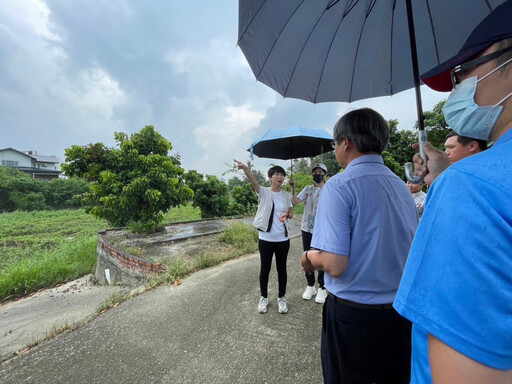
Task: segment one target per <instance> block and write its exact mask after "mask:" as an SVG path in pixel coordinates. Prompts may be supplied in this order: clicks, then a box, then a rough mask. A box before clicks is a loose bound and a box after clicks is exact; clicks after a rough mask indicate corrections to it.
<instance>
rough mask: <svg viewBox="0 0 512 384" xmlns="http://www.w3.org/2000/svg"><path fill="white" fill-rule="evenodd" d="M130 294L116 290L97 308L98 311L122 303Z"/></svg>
mask: <svg viewBox="0 0 512 384" xmlns="http://www.w3.org/2000/svg"><path fill="white" fill-rule="evenodd" d="M128 297H129V296H127V295H123V294H121V293H119V292H115V293H113V294H112V295H110V297H109V298H108V299H107V300H105V301H104V302H103V303H102V304H100V305H99V306H98V308H97V309H96V312H97V313H101V312H103V311H104V310H105V309H109V308H112V307H115V306H116V305H117V304H119V303H122V302H123V301H124V300H126V299H127V298H128Z"/></svg>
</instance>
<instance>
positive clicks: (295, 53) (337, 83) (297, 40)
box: [238, 0, 504, 103]
mask: <svg viewBox="0 0 512 384" xmlns="http://www.w3.org/2000/svg"><path fill="white" fill-rule="evenodd" d="M503 1H504V0H450V1H446V0H414V1H411V0H286V1H282V0H239V24H238V32H239V35H238V45H239V47H240V48H241V50H242V52H243V53H244V55H245V57H246V58H247V61H248V62H249V65H250V67H251V69H252V71H253V73H254V75H255V76H256V79H257V80H259V81H261V82H262V83H264V84H266V85H268V86H269V87H270V88H272V89H274V90H275V91H277V92H278V93H280V94H281V95H282V96H284V97H291V98H297V99H302V100H307V101H310V102H313V103H322V102H329V101H346V102H352V101H356V100H361V99H366V98H371V97H377V96H384V95H393V94H396V93H398V92H401V91H404V90H406V89H410V88H412V87H414V86H415V78H418V75H414V73H413V72H414V68H413V63H414V62H415V63H416V64H417V65H418V70H419V73H423V72H426V71H427V70H429V69H430V68H432V67H434V66H436V65H438V64H439V63H441V62H443V61H444V60H446V59H448V58H449V57H451V56H453V55H454V54H455V53H456V52H457V51H458V50H459V49H460V47H461V46H462V45H463V43H464V41H465V40H466V38H467V37H468V36H469V34H470V33H471V31H472V30H473V28H474V27H475V26H476V25H477V24H478V23H479V22H480V21H481V20H483V18H484V17H485V16H486V15H487V14H489V13H490V12H491V11H492V10H493V9H494V8H496V7H497V6H498V5H500V4H501V3H503ZM407 3H409V6H410V7H411V8H410V11H411V15H412V19H410V18H409V17H408V14H407V11H408V10H407V5H408V4H407ZM409 23H412V24H413V25H412V27H413V28H414V29H413V30H411V29H410V25H409ZM411 34H413V35H415V40H414V42H413V43H415V45H416V47H411V41H410V36H411ZM411 49H416V51H417V53H416V54H415V53H414V52H412V51H411ZM411 52H412V53H411ZM414 56H417V57H414ZM418 85H419V79H418Z"/></svg>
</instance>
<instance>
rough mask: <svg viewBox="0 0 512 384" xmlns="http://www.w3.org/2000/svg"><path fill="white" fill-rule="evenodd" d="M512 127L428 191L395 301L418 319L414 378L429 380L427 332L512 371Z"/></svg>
mask: <svg viewBox="0 0 512 384" xmlns="http://www.w3.org/2000/svg"><path fill="white" fill-rule="evenodd" d="M511 160H512V129H509V131H508V132H506V133H505V134H504V135H503V136H502V137H501V138H500V139H499V140H498V141H497V142H496V143H495V144H494V145H493V146H492V148H490V149H488V150H487V151H485V152H482V153H479V154H477V155H474V156H471V157H468V158H465V159H463V160H461V161H459V162H457V163H455V164H453V165H452V166H450V167H449V168H448V169H447V170H446V171H444V172H443V173H442V174H441V176H439V177H438V178H437V179H436V181H435V182H434V183H433V185H432V188H431V189H430V191H429V193H428V196H427V201H426V204H425V211H424V214H423V217H422V219H421V223H420V225H419V227H418V232H417V234H416V237H415V238H414V242H413V245H412V248H411V252H410V254H409V259H408V261H407V265H406V268H405V271H404V275H403V278H402V282H401V283H400V289H399V290H398V294H397V297H396V300H395V302H394V307H395V308H396V310H397V311H398V312H399V313H400V314H402V315H403V316H404V317H406V318H408V319H409V320H411V321H412V322H413V323H414V324H413V354H412V373H411V380H412V383H422V384H423V383H431V382H432V378H431V373H430V366H429V357H428V343H427V336H428V334H429V333H430V334H432V335H434V336H435V337H436V338H438V339H440V340H441V341H443V342H444V343H445V344H447V345H449V346H450V347H452V348H453V349H455V350H457V351H459V352H460V353H462V354H464V355H466V356H468V357H470V358H471V359H473V360H476V361H478V362H480V363H482V364H485V365H487V366H490V367H493V368H497V369H512V176H511V175H512V162H511Z"/></svg>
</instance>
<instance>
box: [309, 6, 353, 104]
mask: <svg viewBox="0 0 512 384" xmlns="http://www.w3.org/2000/svg"><path fill="white" fill-rule="evenodd" d="M358 2H359V0H356V1H354V2H353V3H352V4H351V5H350V6H349V8H348V10H346V11H345V12H344V13H343V16H342V17H341V18H340V22H339V24H338V27H337V28H336V32H335V33H333V35H332V40H331V43H330V44H329V49H328V50H327V55H326V56H325V60H324V64H323V66H322V70H321V71H320V78H319V79H318V86H317V87H316V93H315V99H314V101H313V103H314V104H316V101H317V100H318V92H319V91H320V84H322V78H323V76H324V71H325V65H326V64H327V60H328V57H329V54H330V53H331V48H332V46H333V44H334V40H335V39H336V35H337V34H338V31H339V30H340V27H341V23H343V20H344V18H345V16H347V15H348V14H349V13H350V11H351V10H352V9H353V8H354V7H355V6H356V4H357V3H358ZM337 3H338V1H335V2H334V3H332V4H330V5H329V6H328V7H327V8H326V11H327V10H330V9H331V8H332V7H334V6H335V5H336V4H337ZM324 13H325V11H324ZM318 21H320V19H318ZM318 21H317V23H318ZM353 75H354V72H352V77H353ZM351 92H352V91H351Z"/></svg>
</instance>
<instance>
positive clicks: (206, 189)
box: [193, 175, 232, 218]
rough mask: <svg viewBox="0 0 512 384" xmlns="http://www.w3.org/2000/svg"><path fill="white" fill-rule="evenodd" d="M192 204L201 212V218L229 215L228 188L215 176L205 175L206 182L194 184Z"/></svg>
mask: <svg viewBox="0 0 512 384" xmlns="http://www.w3.org/2000/svg"><path fill="white" fill-rule="evenodd" d="M194 186H195V189H194V199H193V204H194V206H195V207H199V209H200V210H201V217H202V218H212V217H221V216H229V215H231V213H232V212H231V209H230V199H229V192H228V186H227V185H226V183H224V182H223V181H222V180H219V178H217V177H216V176H212V175H207V176H206V180H201V181H200V182H197V183H196V184H194Z"/></svg>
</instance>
